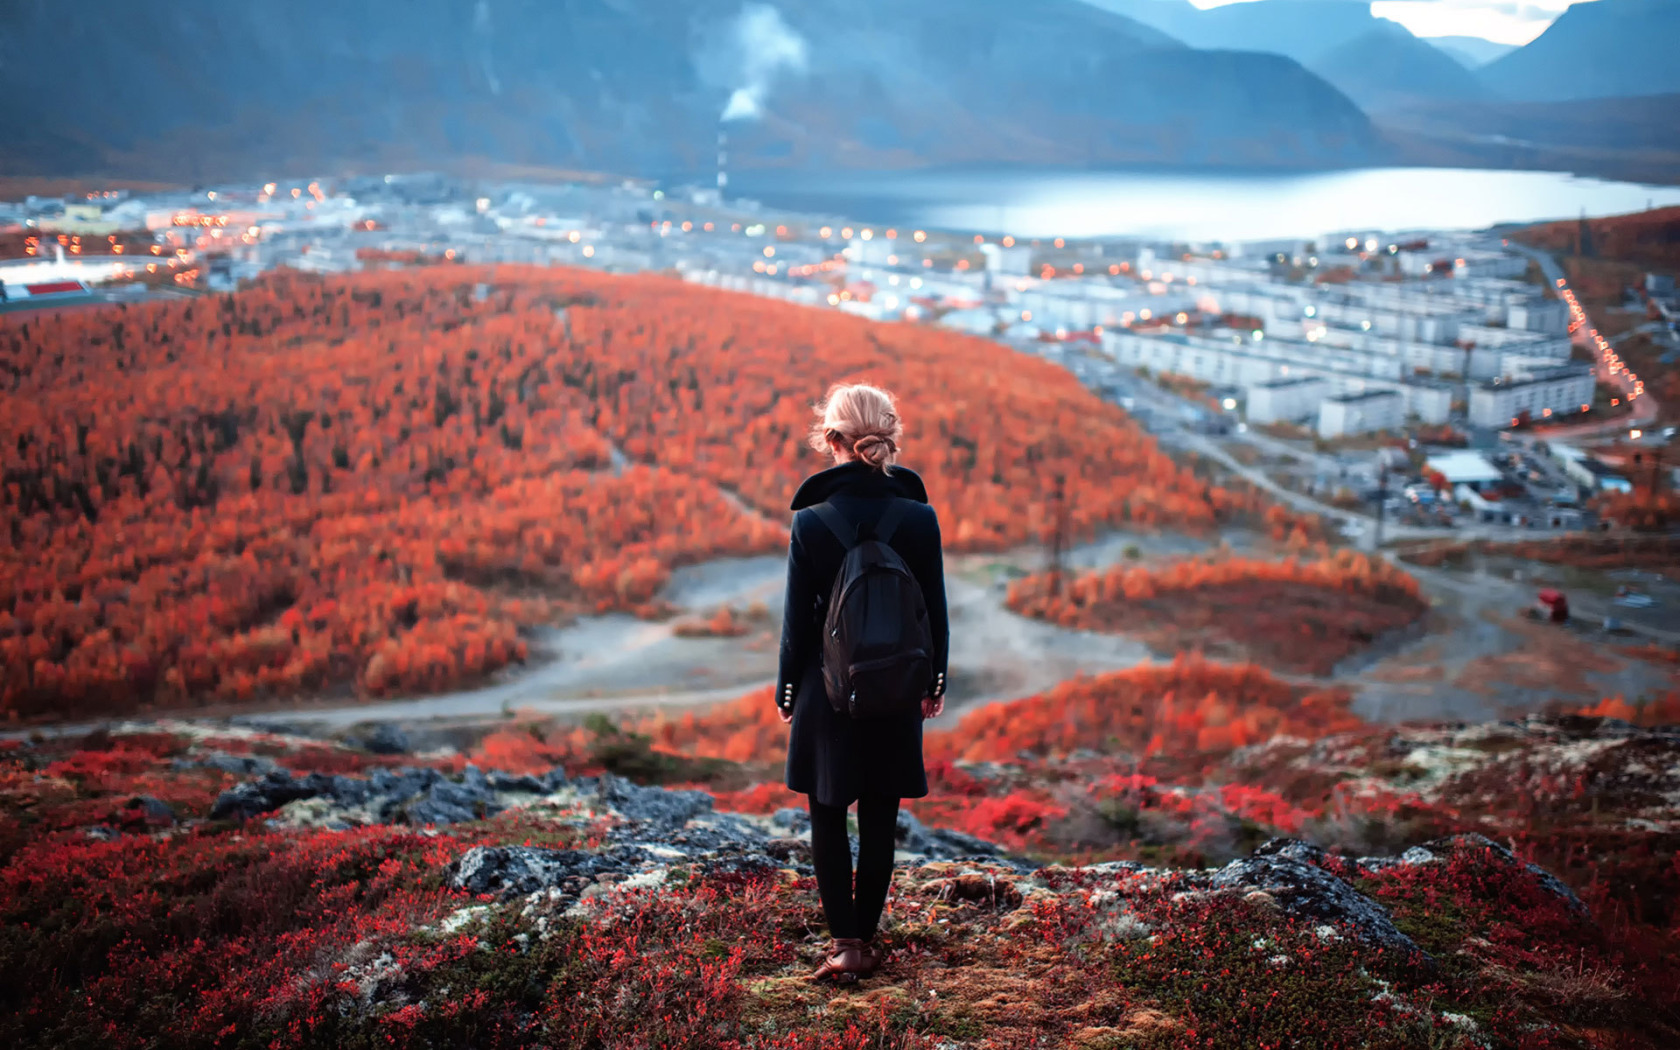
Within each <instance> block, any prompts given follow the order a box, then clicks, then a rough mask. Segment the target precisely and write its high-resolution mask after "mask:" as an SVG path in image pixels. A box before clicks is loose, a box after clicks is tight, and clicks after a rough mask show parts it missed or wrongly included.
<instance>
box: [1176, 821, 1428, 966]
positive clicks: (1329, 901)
mask: <svg viewBox="0 0 1680 1050" xmlns="http://www.w3.org/2000/svg"><path fill="white" fill-rule="evenodd" d="M1303 845H1305V844H1303ZM1307 849H1308V850H1309V851H1310V850H1312V849H1313V847H1310V846H1309V847H1307ZM1290 852H1291V851H1288V850H1286V849H1284V848H1282V847H1281V846H1280V847H1279V848H1276V849H1274V850H1273V852H1271V853H1270V854H1266V855H1261V854H1258V853H1257V854H1254V855H1251V856H1248V857H1243V858H1241V859H1239V860H1233V861H1232V862H1231V863H1229V864H1227V865H1225V867H1223V868H1221V869H1219V871H1217V872H1215V873H1214V875H1213V877H1212V878H1211V879H1209V880H1208V886H1209V887H1210V888H1212V889H1216V890H1218V889H1231V890H1264V891H1265V892H1266V893H1267V894H1268V895H1270V896H1271V897H1272V898H1273V899H1274V900H1275V901H1277V904H1278V906H1279V907H1280V908H1281V909H1282V910H1283V911H1284V913H1285V914H1288V915H1291V916H1294V917H1296V918H1298V919H1306V920H1310V921H1313V922H1316V923H1321V924H1328V925H1331V926H1336V927H1340V928H1342V929H1344V930H1346V931H1348V932H1350V933H1351V934H1352V935H1353V936H1354V937H1356V938H1357V939H1359V940H1361V941H1364V942H1365V943H1367V944H1372V945H1376V946H1377V947H1380V948H1383V949H1386V950H1389V951H1394V952H1397V953H1400V954H1403V955H1416V956H1419V957H1421V958H1424V959H1427V958H1428V956H1427V955H1426V954H1425V953H1424V952H1423V950H1422V949H1421V948H1419V947H1418V946H1417V944H1416V943H1415V942H1413V940H1412V939H1411V938H1410V937H1408V936H1406V935H1405V934H1404V933H1401V932H1400V930H1399V929H1398V928H1396V927H1395V925H1394V920H1393V918H1392V917H1390V916H1389V914H1388V909H1387V908H1384V907H1383V906H1382V905H1380V904H1378V903H1377V902H1376V901H1374V900H1372V899H1371V898H1369V897H1367V896H1365V895H1364V894H1362V893H1360V892H1359V891H1358V890H1356V889H1354V888H1353V887H1352V886H1350V885H1349V884H1348V883H1346V882H1344V881H1342V880H1341V879H1339V878H1337V877H1336V876H1334V875H1332V874H1330V873H1329V872H1328V871H1325V870H1324V869H1322V868H1319V867H1316V866H1314V865H1313V864H1310V863H1307V862H1306V861H1303V860H1299V859H1297V858H1296V857H1295V856H1291V855H1290ZM1296 852H1300V851H1296Z"/></svg>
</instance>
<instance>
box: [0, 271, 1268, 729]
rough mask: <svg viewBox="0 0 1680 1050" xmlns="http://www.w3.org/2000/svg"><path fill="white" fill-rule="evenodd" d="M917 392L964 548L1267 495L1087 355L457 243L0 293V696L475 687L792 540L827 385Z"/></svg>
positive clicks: (959, 546)
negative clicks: (1065, 506)
mask: <svg viewBox="0 0 1680 1050" xmlns="http://www.w3.org/2000/svg"><path fill="white" fill-rule="evenodd" d="M864 378H868V379H871V380H874V381H876V382H880V383H882V384H885V385H887V386H889V387H891V388H894V389H895V390H897V391H900V392H901V393H902V395H903V396H904V399H905V401H906V415H907V417H908V418H909V420H910V423H911V428H912V429H911V432H910V434H909V436H908V442H907V447H908V462H910V463H911V464H913V465H914V466H916V467H917V468H918V469H919V470H920V471H921V472H922V473H923V474H924V475H925V476H926V478H927V480H928V483H929V487H930V489H931V490H932V491H933V493H934V498H935V501H936V503H937V504H938V505H939V507H940V510H941V513H942V515H943V516H944V517H945V518H946V520H947V523H948V524H947V527H946V540H947V544H948V546H949V547H950V548H952V549H953V550H988V549H998V548H1002V547H1005V546H1007V545H1011V544H1016V543H1020V542H1023V541H1027V540H1030V539H1033V538H1035V537H1038V536H1041V535H1042V534H1043V533H1044V532H1045V531H1046V530H1047V528H1048V527H1049V523H1050V515H1049V513H1048V512H1047V510H1046V505H1047V504H1048V502H1049V497H1050V493H1051V491H1052V490H1053V486H1054V480H1053V475H1055V474H1057V473H1061V474H1065V475H1066V476H1067V478H1068V479H1069V482H1070V485H1069V488H1070V490H1071V491H1073V492H1074V493H1075V494H1076V495H1075V498H1074V499H1073V500H1072V501H1071V508H1070V516H1071V519H1072V527H1073V529H1074V530H1075V531H1076V532H1079V533H1089V532H1091V531H1093V530H1095V529H1096V528H1097V527H1099V526H1102V525H1105V524H1115V523H1120V522H1131V523H1135V524H1137V525H1140V526H1146V527H1147V526H1152V525H1163V524H1172V525H1174V526H1175V527H1179V528H1189V529H1196V528H1200V527H1204V526H1208V525H1211V524H1212V523H1214V522H1216V521H1220V520H1223V519H1227V518H1229V517H1231V516H1232V515H1235V514H1245V515H1253V514H1254V513H1255V512H1256V511H1258V510H1259V509H1260V507H1259V505H1258V502H1257V498H1256V497H1255V496H1254V495H1252V494H1241V495H1239V494H1234V493H1231V492H1227V491H1225V490H1222V489H1219V488H1217V487H1213V486H1210V485H1208V484H1206V483H1204V482H1202V481H1200V480H1198V479H1197V478H1196V477H1195V476H1193V475H1192V474H1191V473H1190V472H1189V471H1187V470H1185V469H1183V468H1181V467H1179V466H1178V465H1176V464H1175V463H1174V462H1173V461H1172V460H1171V459H1169V458H1168V457H1167V456H1166V455H1164V454H1163V453H1162V452H1161V451H1160V450H1159V449H1158V448H1157V447H1156V446H1155V444H1154V442H1153V441H1152V440H1151V439H1150V438H1149V437H1148V436H1147V435H1145V434H1143V433H1142V432H1141V431H1139V430H1138V429H1137V428H1136V427H1135V426H1133V425H1132V423H1131V422H1130V421H1129V420H1128V419H1127V418H1126V417H1125V415H1124V414H1123V413H1122V412H1121V411H1120V410H1119V409H1117V408H1114V407H1112V406H1110V405H1107V404H1105V403H1103V402H1101V401H1099V400H1098V399H1097V398H1095V397H1093V396H1091V395H1089V394H1088V393H1087V392H1085V391H1084V390H1083V388H1081V387H1080V386H1079V384H1078V383H1077V381H1076V380H1075V379H1073V378H1072V377H1071V376H1070V375H1068V374H1067V373H1066V372H1064V371H1062V370H1061V369H1059V368H1056V367H1055V366H1053V365H1050V364H1048V363H1044V362H1040V361H1036V360H1032V359H1027V358H1024V357H1021V356H1020V355H1015V354H1013V353H1011V352H1010V351H1008V350H1006V349H1004V348H1002V347H1000V346H997V345H995V344H992V343H990V342H987V341H985V340H980V339H975V338H970V337H966V336H962V335H958V334H954V333H951V332H946V331H942V330H935V329H929V328H924V327H918V326H906V325H876V324H871V323H868V322H865V321H862V320H859V319H853V318H849V317H842V316H836V315H834V314H832V313H827V312H822V313H819V312H816V311H811V310H808V309H805V308H802V307H798V306H792V305H788V304H782V303H775V302H768V301H764V300H759V299H755V298H750V297H745V296H738V295H731V294H728V293H721V292H717V291H711V290H704V289H698V288H695V287H692V286H688V285H685V284H683V283H681V282H679V281H676V280H672V279H668V278H662V277H657V276H636V277H613V276H606V275H601V274H597V273H591V272H584V271H569V270H556V269H539V268H532V267H467V266H451V267H435V268H426V269H419V270H400V271H379V272H370V273H363V274H360V275H355V276H345V277H332V278H322V277H318V276H313V275H306V274H300V273H291V272H281V273H277V274H274V275H271V276H269V277H267V278H265V279H264V280H262V281H261V282H259V283H258V284H257V285H256V286H255V287H253V288H251V289H248V290H246V291H243V292H241V293H239V294H237V295H226V296H210V297H205V298H200V299H197V300H190V301H171V302H153V303H147V304H144V305H138V306H127V305H125V306H116V307H110V308H103V309H97V310H82V311H73V312H63V313H58V314H52V315H34V316H20V317H9V318H5V319H0V386H3V388H4V394H3V401H0V404H3V406H4V412H0V446H3V447H4V448H5V450H6V467H5V473H4V476H3V478H0V505H3V506H4V511H5V517H6V520H7V523H8V526H9V527H8V528H7V529H6V530H4V533H3V534H0V668H3V669H4V685H3V686H0V711H4V712H5V713H6V715H7V716H9V717H12V718H17V717H31V716H36V715H41V714H45V713H48V712H50V713H52V714H54V715H59V716H64V715H78V714H81V715H85V714H93V713H121V712H127V711H132V710H136V709H141V708H144V707H147V706H150V705H170V704H182V703H194V702H203V701H207V700H212V699H218V700H248V699H252V698H256V697H261V696H289V695H297V694H301V693H310V692H319V691H324V690H334V689H337V690H343V691H352V690H353V691H356V692H358V693H362V694H370V695H376V694H381V693H388V692H395V691H415V690H435V689H442V688H446V687H449V686H452V685H455V684H459V683H462V682H467V681H471V680H473V679H475V678H477V677H479V676H482V675H483V674H484V673H486V672H488V671H491V670H494V669H496V668H498V667H501V666H504V665H506V664H507V663H509V662H510V661H515V660H519V659H521V658H522V657H523V656H524V646H523V643H522V641H521V640H520V635H519V631H520V628H522V627H525V626H528V625H532V624H536V623H541V622H548V621H551V620H553V619H555V618H557V617H560V616H564V615H566V614H568V613H572V612H577V611H587V610H606V609H621V610H630V611H633V612H637V613H641V614H644V615H652V614H655V613H657V612H658V611H659V609H658V605H657V603H656V602H655V601H654V598H655V596H656V593H657V591H658V589H659V587H660V585H661V584H662V583H663V581H664V580H665V578H666V576H667V574H668V573H669V572H670V570H671V569H672V568H673V567H674V566H677V565H681V564H684V563H689V562H695V561H700V560H704V559H707V558H712V557H716V556H720V555H728V554H742V553H748V552H770V551H774V550H776V549H778V548H779V547H780V546H781V545H782V544H783V543H785V525H784V522H785V520H786V511H785V509H784V508H785V507H786V501H787V499H788V495H789V493H790V491H791V489H792V488H793V486H794V485H795V484H796V483H797V481H798V479H799V478H800V477H801V476H802V475H803V474H804V473H806V472H808V471H809V470H810V469H812V468H813V467H815V466H817V465H818V464H817V463H816V462H815V458H814V456H813V455H812V454H811V453H810V452H809V451H808V450H804V449H803V448H802V442H801V438H802V437H803V434H804V431H805V429H806V427H807V425H808V422H809V418H810V410H809V405H810V403H811V402H812V400H814V399H815V398H817V397H819V396H820V395H821V394H822V392H823V390H824V389H825V388H826V387H827V386H828V385H829V384H830V383H833V382H836V381H842V380H856V379H864Z"/></svg>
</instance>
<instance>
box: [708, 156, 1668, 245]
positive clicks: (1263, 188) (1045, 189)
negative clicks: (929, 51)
mask: <svg viewBox="0 0 1680 1050" xmlns="http://www.w3.org/2000/svg"><path fill="white" fill-rule="evenodd" d="M735 190H736V192H737V193H739V194H741V195H742V196H748V197H753V198H755V199H758V200H761V201H763V202H764V203H766V204H769V205H772V206H774V207H778V208H787V209H793V210H797V211H807V212H819V213H823V214H833V215H837V216H844V217H845V218H846V219H847V220H849V221H854V222H859V223H876V224H880V225H891V226H912V227H915V226H921V227H928V228H937V229H945V230H962V231H974V232H978V233H985V234H990V235H1001V234H1005V233H1009V234H1014V235H1016V236H1022V237H1138V238H1145V239H1158V240H1191V241H1205V240H1223V241H1243V240H1259V239H1264V238H1272V237H1295V236H1303V237H1305V236H1314V235H1317V234H1320V233H1325V232H1328V231H1336V230H1345V229H1367V228H1369V229H1380V230H1408V229H1483V228H1486V227H1488V226H1493V225H1497V224H1500V223H1509V222H1535V221H1538V220H1542V219H1570V218H1575V217H1576V216H1579V215H1580V214H1581V213H1582V211H1583V210H1584V211H1585V212H1586V213H1587V214H1588V215H1614V214H1618V213H1623V212H1631V211H1641V210H1643V209H1644V208H1646V207H1647V206H1648V205H1654V206H1657V207H1661V206H1664V205H1671V204H1680V186H1644V185H1639V184H1636V183H1629V182H1607V181H1605V180H1603V179H1591V178H1581V177H1577V176H1574V175H1569V174H1565V173H1561V172H1545V171H1490V170H1486V169H1460V168H1367V169H1361V170H1354V171H1335V172H1312V173H1305V174H1301V173H1289V174H1253V173H1223V172H1219V173H1215V172H1194V173H1170V172H1033V171H1019V170H1017V171H926V172H897V173H886V174H876V173H867V174H864V173H860V174H826V175H804V174H783V173H768V172H754V173H742V174H741V175H740V176H739V177H737V178H736V180H735Z"/></svg>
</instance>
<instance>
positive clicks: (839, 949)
mask: <svg viewBox="0 0 1680 1050" xmlns="http://www.w3.org/2000/svg"><path fill="white" fill-rule="evenodd" d="M869 969H872V967H869V966H868V962H867V959H866V957H865V955H864V948H863V942H862V941H860V940H858V939H857V938H856V937H836V938H834V943H833V944H831V945H829V948H828V953H827V955H826V956H824V958H823V962H822V965H821V966H818V967H817V970H816V972H815V973H813V974H811V980H813V981H820V980H822V979H823V978H825V977H832V978H834V980H835V982H836V983H842V984H849V983H851V982H853V981H855V980H857V979H858V978H859V977H860V976H862V975H863V974H865V973H868V972H869Z"/></svg>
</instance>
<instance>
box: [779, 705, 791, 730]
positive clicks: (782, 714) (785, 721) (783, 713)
mask: <svg viewBox="0 0 1680 1050" xmlns="http://www.w3.org/2000/svg"><path fill="white" fill-rule="evenodd" d="M776 715H777V716H778V717H779V718H781V720H782V725H785V726H790V725H792V724H793V709H792V708H791V707H783V706H782V705H781V704H777V705H776Z"/></svg>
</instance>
